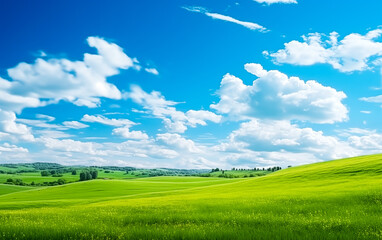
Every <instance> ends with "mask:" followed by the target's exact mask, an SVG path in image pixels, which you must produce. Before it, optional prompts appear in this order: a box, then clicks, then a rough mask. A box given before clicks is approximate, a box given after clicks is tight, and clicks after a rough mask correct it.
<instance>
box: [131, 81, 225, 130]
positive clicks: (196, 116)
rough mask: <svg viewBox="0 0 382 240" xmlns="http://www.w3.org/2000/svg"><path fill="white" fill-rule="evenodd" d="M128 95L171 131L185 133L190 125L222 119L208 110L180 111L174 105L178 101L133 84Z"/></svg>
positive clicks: (204, 123) (217, 121)
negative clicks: (169, 99)
mask: <svg viewBox="0 0 382 240" xmlns="http://www.w3.org/2000/svg"><path fill="white" fill-rule="evenodd" d="M126 97H127V98H130V99H132V100H133V101H134V102H135V103H137V104H139V105H141V106H142V107H143V108H144V109H145V111H146V113H147V114H150V115H152V116H154V117H156V118H159V119H162V120H163V122H164V124H165V126H166V128H167V129H168V130H169V131H171V132H177V133H183V132H185V131H186V130H187V128H188V127H196V126H197V125H202V126H205V125H207V121H210V122H214V123H219V122H220V120H221V116H219V115H217V114H215V113H213V112H210V111H206V110H189V111H187V112H182V111H178V110H176V108H175V107H174V106H175V105H176V104H178V103H176V102H173V101H168V100H166V99H165V97H164V96H162V94H161V93H160V92H157V91H153V92H151V93H147V92H145V91H143V90H142V89H141V88H140V87H138V86H132V87H131V91H130V92H129V93H128V94H127V95H126Z"/></svg>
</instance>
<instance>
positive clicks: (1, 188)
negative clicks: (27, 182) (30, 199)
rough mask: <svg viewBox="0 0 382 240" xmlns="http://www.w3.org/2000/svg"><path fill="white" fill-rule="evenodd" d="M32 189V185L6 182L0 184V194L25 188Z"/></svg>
mask: <svg viewBox="0 0 382 240" xmlns="http://www.w3.org/2000/svg"><path fill="white" fill-rule="evenodd" d="M31 189H34V188H32V187H24V186H14V185H6V184H0V196H1V195H4V194H9V193H14V192H21V191H26V190H31Z"/></svg>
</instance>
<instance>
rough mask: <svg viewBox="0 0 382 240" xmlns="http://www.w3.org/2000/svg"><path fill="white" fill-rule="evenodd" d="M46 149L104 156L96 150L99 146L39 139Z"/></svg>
mask: <svg viewBox="0 0 382 240" xmlns="http://www.w3.org/2000/svg"><path fill="white" fill-rule="evenodd" d="M38 141H39V142H42V143H43V144H44V145H45V146H46V147H47V148H49V149H53V150H57V151H61V152H77V153H85V154H90V155H101V156H102V155H106V152H105V151H102V150H98V147H100V145H99V144H96V143H93V142H81V141H75V140H72V139H62V140H59V139H55V138H45V137H43V138H39V139H38Z"/></svg>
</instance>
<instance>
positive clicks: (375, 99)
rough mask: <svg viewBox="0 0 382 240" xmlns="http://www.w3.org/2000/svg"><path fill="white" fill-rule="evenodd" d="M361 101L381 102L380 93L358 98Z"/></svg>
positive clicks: (381, 96)
mask: <svg viewBox="0 0 382 240" xmlns="http://www.w3.org/2000/svg"><path fill="white" fill-rule="evenodd" d="M360 100H361V101H365V102H370V103H382V95H379V96H375V97H363V98H360Z"/></svg>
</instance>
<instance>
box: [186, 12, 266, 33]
mask: <svg viewBox="0 0 382 240" xmlns="http://www.w3.org/2000/svg"><path fill="white" fill-rule="evenodd" d="M183 8H184V9H186V10H187V11H190V12H197V13H203V14H205V15H206V16H209V17H211V18H212V19H219V20H223V21H226V22H231V23H236V24H238V25H241V26H243V27H246V28H248V29H251V30H257V31H259V32H267V31H268V30H267V29H266V28H265V27H263V26H261V25H259V24H257V23H253V22H244V21H240V20H237V19H235V18H233V17H230V16H225V15H222V14H219V13H210V12H208V11H207V9H205V8H203V7H195V6H194V7H183Z"/></svg>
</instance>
